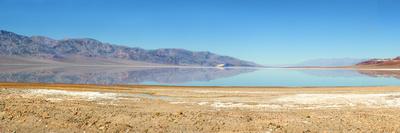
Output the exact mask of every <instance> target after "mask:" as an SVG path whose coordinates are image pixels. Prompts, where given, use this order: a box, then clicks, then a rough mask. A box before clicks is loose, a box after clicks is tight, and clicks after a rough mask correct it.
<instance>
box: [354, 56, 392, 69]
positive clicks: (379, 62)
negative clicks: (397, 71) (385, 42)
mask: <svg viewBox="0 0 400 133" xmlns="http://www.w3.org/2000/svg"><path fill="white" fill-rule="evenodd" d="M356 67H363V68H400V57H396V58H393V59H372V60H368V61H364V62H361V63H358V64H357V65H356Z"/></svg>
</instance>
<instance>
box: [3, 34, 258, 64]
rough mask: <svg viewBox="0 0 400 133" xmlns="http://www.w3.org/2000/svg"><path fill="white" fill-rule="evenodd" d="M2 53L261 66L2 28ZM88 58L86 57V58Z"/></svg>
mask: <svg viewBox="0 0 400 133" xmlns="http://www.w3.org/2000/svg"><path fill="white" fill-rule="evenodd" d="M0 56H18V57H25V58H40V59H46V60H51V61H58V62H63V61H65V60H77V59H82V58H84V59H85V60H87V59H89V60H90V59H93V60H92V61H94V62H95V61H96V60H98V59H102V61H104V60H109V61H108V62H112V61H113V60H116V59H118V60H126V61H136V62H146V63H156V64H168V65H189V66H191V65H194V66H217V65H220V64H225V66H246V67H252V66H258V65H257V64H255V63H252V62H248V61H243V60H239V59H236V58H232V57H229V56H220V55H217V54H214V53H210V52H192V51H188V50H184V49H156V50H145V49H141V48H131V47H126V46H118V45H113V44H109V43H103V42H100V41H97V40H94V39H89V38H83V39H65V40H55V39H51V38H48V37H43V36H32V37H28V36H23V35H18V34H15V33H12V32H9V31H4V30H0ZM85 62H86V61H85Z"/></svg>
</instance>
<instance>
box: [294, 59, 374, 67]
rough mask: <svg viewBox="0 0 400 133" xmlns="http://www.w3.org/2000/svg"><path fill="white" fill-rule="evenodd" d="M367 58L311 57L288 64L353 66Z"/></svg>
mask: <svg viewBox="0 0 400 133" xmlns="http://www.w3.org/2000/svg"><path fill="white" fill-rule="evenodd" d="M366 60H368V59H356V58H330V59H322V58H321V59H313V60H307V61H303V62H301V63H298V64H294V65H290V66H294V67H315V66H318V67H342V66H354V65H356V64H358V63H360V62H363V61H366Z"/></svg>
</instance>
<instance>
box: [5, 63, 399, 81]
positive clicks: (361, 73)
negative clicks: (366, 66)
mask: <svg viewBox="0 0 400 133" xmlns="http://www.w3.org/2000/svg"><path fill="white" fill-rule="evenodd" d="M0 82H30V83H32V82H33V83H66V84H100V85H112V84H146V85H182V86H186V85H189V86H397V85H400V71H383V70H375V71H372V70H368V71H367V70H352V69H281V68H261V69H247V68H225V69H222V68H188V67H175V68H172V67H171V68H167V67H156V68H155V67H88V66H85V67H50V66H4V65H3V66H1V65H0Z"/></svg>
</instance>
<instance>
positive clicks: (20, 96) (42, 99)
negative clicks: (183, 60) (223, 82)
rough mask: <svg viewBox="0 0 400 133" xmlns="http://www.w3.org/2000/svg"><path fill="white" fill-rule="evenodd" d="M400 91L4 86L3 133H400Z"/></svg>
mask: <svg viewBox="0 0 400 133" xmlns="http://www.w3.org/2000/svg"><path fill="white" fill-rule="evenodd" d="M399 111H400V87H318V88H311V87H297V88H293V87H292V88H284V87H189V86H188V87H185V86H138V85H114V86H100V85H71V84H36V83H0V132H400V121H399V119H400V113H398V112H399Z"/></svg>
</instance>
